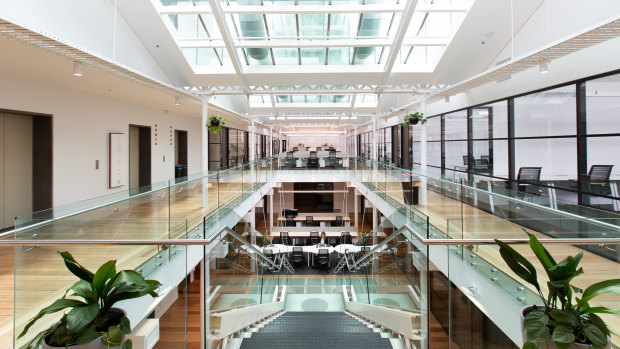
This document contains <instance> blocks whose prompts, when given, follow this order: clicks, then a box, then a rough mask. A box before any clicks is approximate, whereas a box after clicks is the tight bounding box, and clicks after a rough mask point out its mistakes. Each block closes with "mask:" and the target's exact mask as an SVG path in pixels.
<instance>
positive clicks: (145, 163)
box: [129, 125, 151, 194]
mask: <svg viewBox="0 0 620 349" xmlns="http://www.w3.org/2000/svg"><path fill="white" fill-rule="evenodd" d="M150 185H151V128H150V127H148V126H137V125H130V126H129V192H130V194H137V193H141V192H143V191H148V190H149V189H150Z"/></svg>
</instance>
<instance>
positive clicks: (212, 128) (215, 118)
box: [206, 115, 226, 133]
mask: <svg viewBox="0 0 620 349" xmlns="http://www.w3.org/2000/svg"><path fill="white" fill-rule="evenodd" d="M225 124H226V119H222V117H221V116H219V115H211V117H210V118H209V123H208V124H207V125H206V126H207V128H208V129H209V132H213V133H218V132H220V131H221V130H222V127H223V126H224V125H225Z"/></svg>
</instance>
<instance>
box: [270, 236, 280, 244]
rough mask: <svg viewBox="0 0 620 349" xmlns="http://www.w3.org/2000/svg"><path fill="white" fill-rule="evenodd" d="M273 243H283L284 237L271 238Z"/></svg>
mask: <svg viewBox="0 0 620 349" xmlns="http://www.w3.org/2000/svg"><path fill="white" fill-rule="evenodd" d="M271 243H272V244H281V243H282V239H280V238H279V237H277V236H275V237H274V238H273V240H271Z"/></svg>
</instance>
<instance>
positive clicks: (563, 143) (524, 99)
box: [358, 71, 620, 211]
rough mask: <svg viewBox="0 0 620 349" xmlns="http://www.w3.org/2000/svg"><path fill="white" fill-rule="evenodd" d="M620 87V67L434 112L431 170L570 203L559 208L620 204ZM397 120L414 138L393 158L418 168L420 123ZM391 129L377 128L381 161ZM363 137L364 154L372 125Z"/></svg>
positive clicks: (369, 146)
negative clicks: (574, 79) (495, 99)
mask: <svg viewBox="0 0 620 349" xmlns="http://www.w3.org/2000/svg"><path fill="white" fill-rule="evenodd" d="M618 91H620V73H619V72H617V71H616V72H613V73H610V74H606V75H603V76H601V77H592V78H586V79H583V80H579V81H575V82H570V83H566V84H563V85H560V86H555V87H550V88H546V89H542V90H539V91H534V92H530V93H525V94H522V95H518V96H514V97H510V98H506V99H503V100H498V101H494V102H490V103H485V104H481V105H476V106H472V107H469V108H464V109H460V110H455V111H452V112H449V113H445V114H439V115H430V116H428V117H427V120H428V121H427V123H426V124H425V127H426V132H427V144H426V151H427V172H428V173H431V174H432V173H434V174H440V173H441V174H442V175H444V176H445V177H446V178H453V179H457V178H462V179H464V180H467V181H469V182H470V183H471V184H472V186H477V187H487V188H488V187H493V188H497V189H500V190H501V189H510V190H517V191H521V192H524V193H525V192H527V193H531V194H536V195H538V196H540V197H542V198H545V200H551V201H557V202H558V203H557V205H558V206H562V205H564V206H566V207H555V208H561V209H566V210H571V209H572V208H569V207H568V206H573V205H585V206H592V207H596V208H600V209H603V210H608V211H620V192H619V191H618V184H619V183H620V155H619V154H618V152H616V151H610V150H611V149H615V146H616V144H617V143H618V141H620V122H618V118H617V117H616V115H618V114H619V113H620V93H619V92H618ZM392 127H397V128H398V129H401V130H400V131H401V132H402V133H401V135H402V134H404V133H407V134H408V139H405V140H404V141H403V139H402V138H401V139H399V140H398V143H399V146H402V148H403V149H404V150H405V152H404V153H400V154H399V155H400V156H398V159H397V161H390V162H392V163H394V164H396V165H397V166H399V167H401V168H407V169H413V170H419V169H420V164H421V157H420V151H421V146H420V144H421V143H420V142H421V127H420V125H419V124H418V125H408V126H407V127H405V128H402V127H401V126H400V125H396V126H392ZM389 131H390V128H385V129H381V130H378V134H377V142H378V144H377V147H378V160H379V162H388V161H389V157H388V153H389V150H390V148H389V146H388V144H389V143H390V142H392V138H393V136H392V135H393V133H390V132H389ZM388 135H389V136H388ZM358 137H359V138H358V139H359V141H360V142H361V143H360V146H359V152H358V156H361V157H363V158H370V156H371V154H372V132H366V133H363V134H360V135H359V136H358ZM391 149H394V147H391ZM407 150H408V151H407ZM399 151H400V147H399ZM393 157H394V156H392V158H393ZM407 160H408V161H407Z"/></svg>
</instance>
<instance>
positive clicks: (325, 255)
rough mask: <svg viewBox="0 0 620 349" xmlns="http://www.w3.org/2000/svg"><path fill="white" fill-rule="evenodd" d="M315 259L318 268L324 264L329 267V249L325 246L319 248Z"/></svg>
mask: <svg viewBox="0 0 620 349" xmlns="http://www.w3.org/2000/svg"><path fill="white" fill-rule="evenodd" d="M316 260H317V263H318V265H319V268H323V267H324V266H327V267H329V250H328V249H326V248H319V254H318V255H317V258H316ZM328 272H329V271H328Z"/></svg>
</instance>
